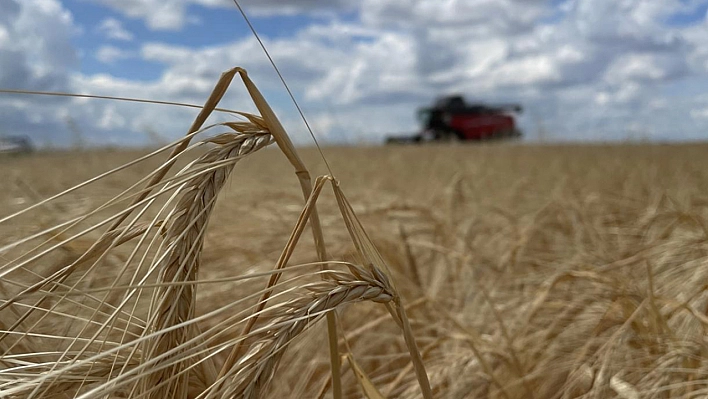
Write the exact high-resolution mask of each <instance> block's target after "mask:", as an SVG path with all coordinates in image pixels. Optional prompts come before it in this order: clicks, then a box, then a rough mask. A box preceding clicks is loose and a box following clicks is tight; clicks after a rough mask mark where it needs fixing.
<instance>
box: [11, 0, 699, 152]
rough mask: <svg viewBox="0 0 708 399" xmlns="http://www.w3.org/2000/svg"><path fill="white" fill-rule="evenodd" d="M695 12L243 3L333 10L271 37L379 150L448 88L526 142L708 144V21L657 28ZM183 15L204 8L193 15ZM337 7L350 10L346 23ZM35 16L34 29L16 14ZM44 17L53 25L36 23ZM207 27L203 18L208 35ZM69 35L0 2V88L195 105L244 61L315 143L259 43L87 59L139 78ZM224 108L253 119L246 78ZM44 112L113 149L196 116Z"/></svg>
mask: <svg viewBox="0 0 708 399" xmlns="http://www.w3.org/2000/svg"><path fill="white" fill-rule="evenodd" d="M93 1H95V2H100V3H102V4H104V5H107V6H109V7H111V8H112V9H114V10H117V11H119V12H121V13H123V15H125V16H127V17H131V18H140V19H143V20H144V21H145V23H146V24H147V25H148V27H150V28H152V29H156V30H157V29H162V30H165V29H183V28H184V27H185V26H187V24H188V23H189V19H190V18H192V19H194V18H201V17H200V15H199V13H198V10H199V8H198V7H193V6H194V5H200V6H205V7H233V5H232V4H231V3H230V2H229V1H226V0H160V1H157V0H131V1H118V0H93ZM697 3H698V2H697V1H688V2H687V1H680V0H667V1H662V2H658V1H655V0H622V1H617V0H567V1H565V2H563V3H561V6H558V7H555V8H554V7H553V6H552V4H551V2H549V1H541V0H445V1H440V0H421V1H417V2H414V3H410V2H408V1H404V0H376V1H374V0H366V1H364V2H361V3H359V2H354V1H348V0H342V1H337V2H330V3H328V4H325V3H324V2H323V1H320V0H308V1H303V2H289V3H287V4H288V6H287V7H280V6H281V5H282V4H283V3H282V2H279V1H276V0H272V1H263V2H260V3H258V4H257V5H256V3H255V2H254V1H251V2H248V3H247V4H244V5H245V6H250V7H251V8H250V10H253V11H255V10H257V11H258V13H260V14H261V15H272V14H283V13H303V12H308V13H317V12H320V13H325V12H329V13H332V14H331V15H332V16H331V17H328V18H320V17H318V18H315V19H311V20H308V19H306V18H303V19H302V20H303V21H305V22H307V25H306V26H303V27H302V29H300V30H299V31H297V32H294V33H293V34H292V35H291V36H280V37H278V38H277V39H274V38H270V39H269V38H268V37H265V38H264V39H265V42H266V45H267V46H268V48H269V50H270V52H271V53H272V55H273V58H274V59H275V61H276V62H277V63H278V65H279V67H280V69H281V71H282V72H283V74H284V75H285V78H286V79H287V80H288V82H289V84H290V86H291V87H292V88H293V89H294V90H295V93H296V96H297V97H298V99H299V100H300V101H301V102H302V106H303V107H304V108H305V110H306V112H308V115H309V116H310V119H311V120H312V122H313V125H314V126H315V128H316V129H317V130H318V131H319V132H320V133H321V135H322V137H325V138H327V139H331V140H343V139H346V140H348V141H357V140H360V139H369V140H379V139H380V138H381V136H382V135H383V134H385V133H395V132H402V131H411V130H413V129H415V117H414V112H415V109H416V108H417V107H418V106H423V105H426V104H427V103H428V102H429V101H431V100H432V99H433V98H434V97H435V96H437V95H441V94H446V93H453V92H455V93H462V94H465V95H467V96H468V97H469V98H474V99H479V100H485V101H490V102H498V101H514V102H521V103H522V104H524V105H525V108H526V110H527V113H526V114H525V115H524V116H523V117H522V119H521V120H522V121H525V124H524V128H526V129H527V131H530V132H531V134H530V136H533V131H534V130H535V129H536V126H537V125H538V124H539V123H542V124H543V125H544V126H545V127H546V129H547V130H548V131H549V132H555V135H554V136H553V137H555V138H561V139H581V140H586V139H613V138H614V139H622V138H624V137H625V134H630V133H631V134H635V135H637V134H639V133H637V132H641V134H642V135H651V137H657V138H662V137H669V135H671V134H676V133H675V132H677V131H680V134H681V137H685V138H695V137H700V134H704V133H703V132H705V131H706V130H707V129H708V117H704V115H708V111H706V109H708V108H706V107H707V106H708V100H706V99H700V98H698V97H697V96H695V95H694V94H695V93H697V92H700V90H701V88H703V89H705V90H708V41H706V40H705V37H708V23H700V24H695V25H693V26H688V27H680V26H678V27H672V26H667V25H666V24H665V23H664V22H663V21H664V20H665V19H666V18H667V17H668V16H669V15H670V14H672V13H674V12H679V11H680V12H685V11H690V10H692V9H693V8H692V7H695V6H696V4H697ZM190 6H191V7H192V8H190V10H192V11H195V12H194V13H193V14H194V15H192V14H190V16H189V17H187V16H186V14H185V13H186V10H187V8H188V7H190ZM44 7H47V8H46V9H45V8H44ZM52 7H53V8H52ZM336 10H348V11H352V12H353V13H352V14H349V15H348V16H347V17H346V18H344V17H342V18H341V19H340V17H338V16H336V13H335V11H336ZM31 13H35V15H39V16H40V17H39V18H38V19H29V18H24V19H23V18H22V17H20V14H22V15H33V14H31ZM50 15H51V16H52V17H53V16H54V15H56V16H58V17H54V19H55V20H53V21H49V20H45V19H42V18H49V16H50ZM352 15H353V17H352ZM8 16H10V17H8ZM42 16H44V17H42ZM342 19H345V21H342ZM106 21H108V20H104V21H102V22H101V24H99V25H100V26H101V32H104V33H105V34H106V35H107V37H109V38H111V37H112V40H121V37H122V38H124V39H127V38H128V36H126V35H122V36H121V34H115V33H116V32H120V31H121V30H124V29H123V26H122V25H121V24H120V22H119V20H117V19H115V20H114V21H115V22H118V23H117V24H116V23H115V22H106ZM263 23H265V22H263ZM52 24H53V25H52ZM50 25H52V26H53V27H51V29H49V28H48V26H50ZM209 28H210V27H209V26H208V21H204V25H203V26H201V27H200V30H204V29H209ZM75 30H76V27H75V25H74V23H73V20H72V19H71V15H70V14H68V13H67V12H66V10H65V9H64V8H62V7H61V5H60V4H59V3H58V1H57V0H28V1H27V2H24V1H23V2H19V1H18V0H10V1H5V2H3V1H0V85H2V86H3V87H11V86H12V85H20V82H21V83H22V87H24V88H37V87H54V88H58V87H61V88H62V90H68V91H75V92H89V93H98V94H110V95H118V96H129V97H139V98H152V99H159V100H169V101H182V102H190V103H195V104H199V103H202V102H203V101H204V99H205V98H206V97H207V96H208V94H209V92H210V91H211V90H212V88H213V86H214V84H215V83H216V80H217V79H218V76H219V74H220V73H221V72H222V71H224V70H226V69H228V68H231V67H233V66H236V65H239V66H244V67H246V68H247V69H248V70H249V72H250V74H251V77H252V78H253V79H254V81H255V82H256V83H257V84H258V85H259V87H260V88H261V89H262V90H263V91H264V92H265V94H266V97H267V98H268V99H270V101H271V103H272V105H273V106H274V107H275V108H276V111H277V112H279V114H280V115H281V117H282V119H283V120H284V122H285V123H286V125H287V126H286V127H288V128H289V129H290V131H292V132H294V133H295V135H296V136H297V137H298V138H300V140H301V141H304V140H307V136H306V135H305V134H303V133H302V132H303V129H302V125H301V122H299V121H298V117H297V114H296V113H295V112H294V110H293V107H292V106H291V105H290V104H289V102H288V99H287V96H286V95H285V94H284V91H283V89H282V87H281V86H280V83H279V81H278V79H277V76H276V75H275V74H274V73H273V71H272V68H271V66H270V65H269V63H268V60H267V59H266V57H265V56H264V55H263V53H262V51H261V49H260V47H259V46H258V44H257V42H256V41H255V40H254V39H253V38H251V37H245V38H238V39H237V40H234V41H233V42H230V43H225V44H219V45H212V46H203V47H197V48H190V47H187V46H179V45H174V44H166V43H160V42H151V43H145V44H143V45H142V46H141V48H140V50H139V51H126V50H123V49H120V48H118V47H115V46H111V45H107V44H105V43H103V44H102V45H101V46H100V47H99V50H98V51H97V52H96V53H95V54H94V56H95V57H96V58H97V59H98V60H100V61H101V62H104V63H111V62H115V61H117V60H120V59H125V58H127V57H133V59H132V60H131V61H134V62H136V63H140V62H149V63H151V64H159V65H161V66H162V67H163V68H164V69H163V70H162V71H161V72H160V73H159V75H158V77H156V78H154V79H152V80H148V81H138V80H131V79H128V78H118V77H115V76H110V75H106V74H91V75H86V74H81V73H78V72H77V70H76V65H75V62H76V57H75V53H76V52H75V50H74V49H73V47H72V44H71V40H70V39H71V35H72V34H73V33H72V32H75ZM3 32H4V33H3ZM109 32H113V33H109ZM127 33H128V34H130V32H127ZM205 34H206V33H205ZM37 43H39V44H37ZM689 89H690V90H693V91H689ZM8 101H9V100H8ZM12 101H13V103H12V104H13V105H12V107H15V108H13V109H21V107H23V106H25V105H26V104H27V101H25V100H18V98H17V97H16V98H13V99H12ZM31 102H32V103H33V104H36V103H37V100H36V99H32V100H31ZM6 103H7V104H9V102H6ZM3 104H5V103H3ZM23 104H24V105H23ZM667 104H668V105H667ZM674 104H680V105H679V106H673V105H674ZM224 106H227V107H229V108H233V109H242V110H246V111H253V106H252V104H250V100H249V99H248V97H247V95H246V94H245V91H244V90H243V89H242V88H241V87H240V82H239V81H238V80H235V81H234V89H233V92H231V94H229V95H228V96H227V97H226V98H225V100H224ZM47 110H49V107H47ZM47 110H42V112H40V113H41V115H42V118H41V121H38V120H37V121H35V123H43V124H49V123H52V121H54V123H56V124H57V126H61V125H62V124H63V123H64V122H62V119H61V118H65V117H66V115H67V114H68V115H71V116H72V118H74V119H75V120H76V122H77V124H80V125H81V126H82V127H83V129H84V130H85V131H86V132H93V131H95V132H96V140H99V137H106V136H108V135H110V136H112V137H117V136H116V135H117V134H119V132H120V131H132V132H133V133H132V135H131V134H128V133H126V139H130V140H140V139H141V137H143V136H144V135H142V133H141V131H142V130H144V129H145V126H151V127H154V128H155V129H157V130H159V131H160V132H165V134H166V135H169V136H170V137H172V138H175V137H177V136H179V135H180V134H183V133H184V130H185V129H186V127H187V126H188V125H189V123H190V118H192V117H193V116H194V115H195V114H196V111H194V112H193V111H190V110H185V109H181V108H174V107H160V106H146V105H138V104H131V103H117V102H101V101H84V100H71V101H69V102H67V101H64V102H62V103H61V105H60V106H54V107H53V108H51V110H52V111H51V112H50V111H47ZM60 111H61V112H64V114H62V115H64V116H61V115H60ZM0 114H2V111H1V110H0ZM13 115H14V117H15V119H16V120H17V123H18V124H19V122H20V119H21V118H25V119H26V120H29V118H30V113H29V112H26V113H24V114H22V113H14V114H13ZM18 115H19V116H18ZM0 116H5V115H0ZM18 126H19V125H18ZM108 131H110V134H109V133H107V132H108ZM354 137H355V138H354ZM143 140H144V139H143Z"/></svg>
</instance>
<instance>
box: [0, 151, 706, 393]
mask: <svg viewBox="0 0 708 399" xmlns="http://www.w3.org/2000/svg"><path fill="white" fill-rule="evenodd" d="M325 154H326V155H327V157H328V159H329V160H330V162H331V164H332V170H333V171H334V173H335V174H336V177H337V179H338V180H339V181H340V182H341V187H342V189H343V190H344V191H345V192H346V193H347V197H348V198H349V201H350V202H351V203H352V204H353V207H354V211H355V212H356V214H357V215H358V217H359V219H360V220H361V222H362V223H363V226H364V227H365V228H366V230H367V232H368V234H369V236H370V237H371V239H372V241H373V242H374V243H375V244H376V246H377V247H378V250H379V251H380V252H381V254H382V255H383V258H384V259H385V260H386V262H387V264H388V267H389V268H390V271H391V273H392V275H391V277H392V278H393V281H395V285H396V288H397V289H398V291H399V292H400V294H401V296H402V297H403V299H404V304H405V305H406V306H407V310H408V312H409V313H408V314H409V317H410V320H411V324H412V327H413V331H414V333H415V336H416V339H417V342H418V346H419V347H420V349H421V353H422V356H423V361H424V363H425V366H426V369H427V372H428V375H429V378H430V383H431V386H432V390H433V394H434V396H435V397H445V398H463V397H464V398H466V397H478V398H529V397H535V398H539V399H540V398H575V397H584V398H612V397H617V398H623V399H634V398H640V397H655V398H692V397H696V398H697V397H706V396H708V362H707V359H708V342H706V336H707V335H706V328H708V316H707V315H706V314H707V311H708V292H706V289H707V288H708V146H706V145H692V146H690V145H676V146H659V145H656V146H654V145H637V146H630V145H619V146H523V145H482V146H467V145H459V146H442V145H441V146H426V147H370V148H325ZM138 155H140V154H139V153H137V152H105V151H95V152H83V153H80V154H77V153H51V154H49V153H39V154H36V155H33V156H31V157H24V158H11V159H10V158H6V159H0V173H1V174H2V176H3V180H2V187H1V188H2V192H1V193H0V204H2V208H0V209H2V210H1V211H0V217H2V216H5V215H8V214H11V213H13V212H15V211H18V210H20V209H22V208H24V207H26V206H28V205H31V204H32V203H34V202H36V201H38V200H39V199H40V198H46V197H48V196H50V195H52V194H54V193H56V192H59V191H61V190H62V189H65V188H68V187H70V186H72V185H75V184H78V183H80V182H82V181H84V180H86V179H88V178H90V177H92V176H94V175H97V174H98V173H100V172H101V171H105V170H109V169H110V168H112V167H116V166H118V165H121V164H123V163H125V162H127V161H130V160H132V159H135V158H136V157H137V156H138ZM302 156H303V159H304V160H305V163H306V164H308V165H312V172H311V173H312V174H313V176H317V175H319V174H324V173H325V168H324V165H323V164H322V163H321V161H320V158H319V156H318V154H317V152H316V151H315V150H314V149H303V150H302ZM160 162H161V160H159V159H154V160H153V159H150V160H148V161H146V162H144V163H140V164H138V165H136V166H135V167H132V168H130V169H127V170H125V171H123V172H121V173H118V174H115V175H111V176H109V177H108V178H106V179H102V180H100V181H98V182H96V183H95V184H93V185H91V186H90V187H87V190H82V191H79V192H76V193H74V194H70V195H67V196H64V197H62V198H61V199H60V200H59V201H56V202H54V203H51V204H50V206H43V207H40V208H38V209H37V210H36V211H35V212H33V213H32V215H31V217H30V216H28V215H23V216H21V217H18V218H16V219H13V221H12V223H10V224H5V225H0V237H1V240H2V242H0V246H1V245H7V244H9V243H12V242H14V241H15V240H17V239H19V238H21V237H24V236H26V235H27V234H30V233H32V232H35V231H37V229H38V228H40V227H42V226H46V225H51V224H53V223H56V221H57V220H65V219H67V218H68V217H71V216H72V215H80V214H82V213H84V212H86V211H87V210H89V209H92V207H95V206H97V205H100V204H101V203H103V202H104V201H105V200H107V199H110V198H112V197H113V196H115V195H117V194H118V193H120V191H121V190H123V189H124V188H126V187H127V186H129V185H131V184H133V183H134V182H135V181H137V180H138V179H139V178H141V177H143V176H145V175H146V174H147V173H150V172H151V171H152V170H154V169H155V168H156V167H157V166H159V165H160ZM180 167H181V166H177V167H176V169H180ZM318 172H319V173H318ZM302 207H303V200H302V193H301V192H300V188H299V187H298V186H297V184H294V181H293V178H292V172H291V167H290V166H289V165H288V163H287V160H285V159H284V157H283V156H282V154H281V153H280V152H279V151H277V150H275V149H272V148H268V149H265V150H262V151H260V152H259V153H258V154H256V155H255V156H253V157H250V158H246V159H244V160H243V161H241V162H240V163H239V164H238V165H236V169H235V172H234V175H233V176H231V177H230V178H229V179H228V180H227V181H226V183H225V185H224V188H223V189H222V192H221V194H220V196H219V198H218V201H217V203H216V206H215V207H214V210H213V215H212V217H211V220H210V221H209V228H208V229H207V230H206V236H205V237H204V239H203V241H204V249H203V252H202V254H201V261H200V263H201V264H200V269H199V279H200V280H217V279H224V280H228V279H229V278H231V277H233V276H241V275H247V274H251V273H256V272H261V271H267V270H270V269H271V268H272V265H273V264H274V263H275V262H276V261H277V259H278V257H279V255H280V253H281V251H282V249H283V247H284V246H285V245H286V243H287V241H288V236H289V235H290V233H291V231H292V229H293V226H294V225H295V223H296V221H297V220H298V216H299V215H300V212H301V211H302ZM318 210H319V212H320V218H321V220H322V226H323V231H324V233H325V238H326V242H327V245H328V248H329V252H330V254H329V255H330V256H331V257H332V259H342V260H348V261H352V262H354V260H355V259H356V256H355V255H353V254H354V248H353V246H352V241H351V239H350V237H349V235H348V234H347V229H346V228H345V226H344V224H343V222H342V217H341V215H340V213H339V209H338V208H337V201H336V200H335V198H334V195H333V194H332V193H331V192H329V191H326V190H325V191H323V194H322V198H321V200H320V201H319V202H318ZM111 212H112V211H111V210H106V212H105V214H97V215H95V217H94V219H95V220H96V221H98V220H101V218H102V217H104V216H105V215H109V214H111ZM148 212H150V211H148ZM146 216H147V217H149V216H150V215H149V214H146ZM95 238H96V237H95V236H94V237H93V238H91V236H89V237H86V238H85V241H86V243H83V244H82V243H81V241H76V242H75V245H78V246H81V245H84V246H88V245H90V243H92V242H93V240H95ZM301 241H302V242H301V244H300V245H298V246H297V248H296V249H295V252H294V254H293V257H292V260H291V263H292V264H303V263H307V262H314V261H316V260H317V257H316V256H315V253H316V251H315V247H314V244H312V243H311V242H310V241H311V240H305V239H303V240H301ZM79 252H81V251H79ZM129 255H130V253H129V251H127V250H123V249H122V248H117V251H116V252H115V254H114V255H112V256H116V257H117V258H118V261H117V262H123V261H124V260H125V259H126V258H127V257H128V256H129ZM4 256H6V258H5V259H3V260H4V261H7V260H8V259H10V258H8V257H9V256H10V255H4ZM54 256H55V257H57V258H62V257H71V256H73V255H72V254H71V249H66V250H65V251H64V252H63V253H58V254H56V255H54ZM110 262H112V260H111V259H110V258H106V259H105V262H104V263H105V264H103V265H102V267H105V268H106V271H105V273H100V274H97V275H93V276H92V280H91V281H85V282H82V283H81V284H83V285H82V286H83V287H84V288H90V287H99V286H105V285H106V284H108V283H107V281H109V280H111V279H112V278H114V277H115V276H114V273H115V270H111V268H110ZM23 273H24V274H23ZM32 273H37V274H44V273H47V271H43V270H39V269H36V270H33V271H32ZM32 273H30V272H28V271H25V272H22V273H20V274H18V275H16V276H15V277H13V278H15V279H19V280H22V279H27V280H32V278H35V277H36V276H33V275H32ZM102 279H105V281H103V282H102V281H101V280H102ZM111 281H112V280H111ZM71 282H72V280H71V278H70V279H69V280H68V281H67V282H66V284H70V283H71ZM322 284H324V283H322ZM10 285H11V284H7V283H3V285H2V286H0V288H2V290H4V291H5V293H7V292H14V291H12V290H13V289H15V288H16V287H12V286H10ZM296 285H297V284H294V286H296ZM286 287H287V286H286ZM261 289H262V284H261V282H260V281H258V282H257V284H254V282H253V281H251V280H245V281H214V282H212V283H209V284H203V285H200V286H199V287H198V290H197V293H196V308H195V310H194V315H193V316H194V317H196V316H199V315H204V314H207V313H208V312H210V311H213V310H214V309H219V308H222V307H228V306H231V308H229V309H230V310H229V311H228V312H227V313H224V314H221V315H218V316H217V317H211V318H206V319H205V320H204V321H203V322H202V323H200V324H199V326H198V327H199V328H200V329H201V330H202V331H204V330H208V329H209V328H210V327H217V328H218V327H219V326H220V325H221V324H220V323H223V322H224V320H227V319H228V317H230V316H231V315H232V314H234V313H237V312H239V311H242V310H244V309H247V305H251V304H250V303H249V304H239V305H237V306H235V307H234V305H233V302H234V301H235V300H236V299H238V298H244V297H246V296H247V295H257V294H258V293H259V292H260V291H259V290H261ZM318 289H320V290H321V289H324V288H323V287H321V286H319V285H318V286H317V287H316V289H314V292H315V294H313V295H315V296H316V295H317V292H320V291H317V290H318ZM377 292H378V291H377ZM3 295H7V294H3ZM347 295H354V294H353V293H351V292H349V291H348V293H347ZM381 295H384V294H381ZM357 298H358V297H357ZM30 299H31V298H30ZM355 299H356V298H355ZM293 300H297V298H295V299H293ZM253 301H255V299H253ZM28 303H29V302H28ZM111 303H112V302H111ZM283 303H286V302H283ZM287 303H289V302H287ZM50 305H51V304H49V303H41V304H39V305H37V307H38V308H41V309H47V308H48V307H49V306H50ZM84 305H85V307H86V308H87V309H84V310H78V311H77V312H78V313H81V312H84V313H83V314H84V315H85V314H86V312H91V311H93V309H91V304H90V301H88V302H85V303H83V305H82V306H84ZM288 306H294V305H292V303H289V305H288ZM321 306H325V305H321ZM343 306H344V308H338V309H340V312H339V323H340V328H341V331H343V337H340V339H346V341H342V342H341V343H340V347H342V348H350V349H347V351H345V352H348V351H349V350H350V351H351V353H352V355H353V357H355V358H356V363H349V362H344V363H343V367H344V369H343V387H344V394H345V396H346V397H360V396H361V395H362V393H361V387H360V385H359V384H357V379H356V377H355V373H353V372H352V370H351V367H350V366H349V365H355V366H354V367H359V368H361V370H362V371H363V372H364V373H365V374H366V375H368V378H369V379H370V380H371V382H372V383H373V384H374V385H375V386H376V387H377V388H378V390H379V391H380V392H381V393H382V394H383V395H385V396H387V397H418V396H419V395H420V390H419V387H418V384H417V382H416V378H415V374H414V372H413V366H412V365H411V361H410V358H409V354H408V351H407V349H406V346H405V345H404V343H403V340H402V339H401V338H400V331H399V329H398V327H397V326H396V324H395V323H394V322H393V321H392V320H391V317H390V316H389V315H388V313H387V311H386V308H385V307H383V306H378V305H377V304H357V305H346V304H345V305H343ZM61 309H62V308H59V309H58V310H61ZM342 309H345V310H342ZM21 310H22V309H19V310H18V309H15V308H13V307H8V308H7V309H4V310H2V311H0V312H6V313H5V314H6V315H7V314H9V313H7V312H10V311H12V312H15V313H13V314H17V312H18V311H21ZM103 310H104V311H108V309H103ZM134 310H135V309H134ZM63 311H68V310H67V309H66V308H64V309H63ZM135 311H136V313H140V309H138V310H135ZM78 313H77V314H78ZM2 314H3V313H0V315H2ZM32 317H34V318H30V319H29V320H27V321H26V323H32V322H37V323H39V321H38V320H39V319H38V316H37V315H34V316H32ZM279 317H283V315H275V316H273V320H281V319H279ZM300 317H301V320H302V318H303V317H305V316H300ZM10 319H11V318H9V317H8V318H5V317H2V318H0V320H2V321H0V324H2V323H7V320H10ZM57 320H58V321H56V322H55V324H54V325H53V326H52V328H53V329H55V330H54V332H51V333H55V332H56V331H57V330H59V329H61V330H63V332H64V334H66V335H67V336H71V332H72V331H73V330H76V329H77V328H79V327H78V326H77V324H79V323H72V322H70V320H72V319H71V318H66V319H61V318H58V319H57ZM0 327H2V329H3V330H5V331H6V330H8V328H9V327H8V326H6V325H0ZM138 330H139V329H137V327H136V328H134V329H133V330H130V329H127V331H131V333H132V334H135V335H136V336H137V335H138V334H139V333H140V332H139V331H138ZM225 330H228V329H225ZM37 331H38V333H40V332H41V331H39V330H37ZM47 333H50V331H47ZM238 333H239V331H238V329H237V330H234V331H227V333H225V334H222V335H220V336H218V337H216V338H215V340H216V343H215V344H214V345H218V342H228V341H229V339H231V338H233V336H236V335H237V334H238ZM296 335H297V336H298V337H297V338H295V339H294V342H293V343H292V344H291V345H292V347H291V348H290V349H289V350H287V351H284V352H281V353H280V356H283V359H282V366H281V367H280V368H278V369H277V371H276V374H275V380H274V382H273V383H271V384H270V387H269V390H268V396H269V397H316V396H318V395H319V394H320V392H323V391H324V392H326V391H327V389H328V388H327V387H328V383H329V363H328V362H329V358H328V352H327V336H326V330H324V329H321V328H315V329H310V330H308V331H305V332H304V333H303V334H299V333H298V334H296ZM42 339H43V338H42V336H39V335H38V336H36V337H32V340H30V341H27V342H25V341H20V340H17V341H12V342H15V343H16V345H17V346H19V345H29V344H28V342H35V344H36V345H37V347H41V348H44V350H45V351H47V352H50V351H51V350H52V349H51V348H52V345H55V344H56V343H55V342H53V341H52V340H51V339H47V340H46V342H41V341H42ZM67 345H68V344H67ZM67 347H68V346H67ZM0 349H2V350H3V351H5V352H6V353H7V351H11V349H13V348H10V349H8V347H7V346H2V347H0ZM14 350H17V348H14ZM34 350H35V351H36V352H39V350H37V349H34ZM226 354H227V352H223V353H220V354H218V355H217V356H215V359H216V363H217V364H218V363H219V362H223V361H224V359H225V357H226ZM22 361H23V360H22V358H21V357H17V358H16V359H13V361H12V362H10V363H6V364H3V365H2V366H0V367H4V368H7V367H10V366H13V367H17V365H18V364H22ZM101 367H107V366H105V365H96V366H95V368H96V370H94V371H93V373H94V374H96V375H99V374H100V370H99V369H100V368H101ZM125 367H127V366H125ZM111 370H112V369H111ZM18 373H20V372H19V371H18ZM85 374H86V375H89V376H90V375H92V374H91V372H89V373H85ZM18 375H19V374H18ZM16 377H17V376H16ZM3 378H8V377H7V376H6V377H3ZM17 378H21V376H19V377H17ZM86 378H88V379H89V380H90V378H89V377H86ZM97 378H98V377H97ZM3 382H4V383H7V380H6V379H3ZM90 382H91V381H89V382H87V383H86V386H90ZM67 384H68V383H67ZM188 384H190V386H193V385H194V386H200V384H201V385H203V384H204V381H197V382H194V381H189V382H188ZM1 389H2V388H0V390H1ZM58 395H60V394H58ZM55 396H56V395H55ZM56 397H62V396H56Z"/></svg>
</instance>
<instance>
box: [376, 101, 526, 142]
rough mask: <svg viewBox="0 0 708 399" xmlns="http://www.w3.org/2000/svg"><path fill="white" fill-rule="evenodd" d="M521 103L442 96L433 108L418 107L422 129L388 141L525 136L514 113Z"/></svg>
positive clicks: (488, 138)
mask: <svg viewBox="0 0 708 399" xmlns="http://www.w3.org/2000/svg"><path fill="white" fill-rule="evenodd" d="M520 112H521V106H520V105H515V104H509V105H493V106H492V105H485V104H466V103H465V100H464V98H462V97H461V96H449V97H442V98H439V99H438V100H437V101H435V104H434V105H433V107H431V108H422V109H420V110H418V119H419V120H420V122H421V125H422V129H421V132H420V133H417V134H415V135H413V136H397V137H396V136H391V137H387V138H386V143H389V144H391V143H423V142H431V141H474V140H478V141H479V140H494V139H510V138H518V137H521V131H520V130H519V129H518V128H517V127H516V121H515V120H514V117H513V116H512V114H514V113H520Z"/></svg>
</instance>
